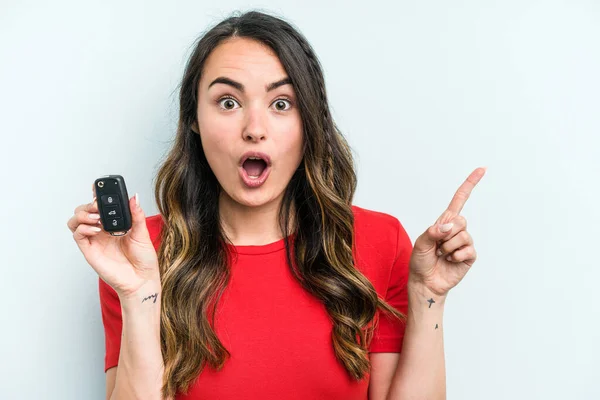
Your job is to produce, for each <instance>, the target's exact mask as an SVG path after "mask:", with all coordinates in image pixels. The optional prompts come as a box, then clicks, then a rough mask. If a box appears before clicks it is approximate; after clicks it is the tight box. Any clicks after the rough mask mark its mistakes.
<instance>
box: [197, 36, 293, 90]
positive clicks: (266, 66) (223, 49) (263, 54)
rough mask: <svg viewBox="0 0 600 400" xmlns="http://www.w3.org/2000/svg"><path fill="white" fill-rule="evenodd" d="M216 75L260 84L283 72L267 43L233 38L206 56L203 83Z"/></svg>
mask: <svg viewBox="0 0 600 400" xmlns="http://www.w3.org/2000/svg"><path fill="white" fill-rule="evenodd" d="M220 76H225V77H228V78H230V79H233V80H236V81H240V80H242V81H244V80H246V81H247V82H243V83H244V84H245V85H251V84H252V83H254V84H258V85H260V86H261V87H262V86H264V84H265V83H266V82H268V83H270V82H272V81H276V80H279V79H282V78H285V77H286V76H287V73H286V71H285V69H284V68H283V65H282V64H281V62H280V60H279V58H278V57H277V55H276V54H275V53H274V52H273V50H272V49H270V48H269V47H268V46H266V45H265V44H263V43H260V42H258V41H256V40H251V39H247V38H235V39H230V40H227V41H226V42H224V43H221V44H220V45H219V46H217V47H216V48H215V49H214V50H213V51H212V52H211V53H210V55H209V56H208V58H207V59H206V62H205V65H204V73H203V76H202V80H203V82H204V84H205V86H208V84H209V83H210V82H212V81H213V80H214V79H215V78H217V77H220ZM263 81H264V82H263Z"/></svg>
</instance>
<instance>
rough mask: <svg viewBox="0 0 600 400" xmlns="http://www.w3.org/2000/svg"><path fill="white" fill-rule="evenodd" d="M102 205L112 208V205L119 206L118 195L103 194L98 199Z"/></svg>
mask: <svg viewBox="0 0 600 400" xmlns="http://www.w3.org/2000/svg"><path fill="white" fill-rule="evenodd" d="M100 201H102V204H103V205H105V206H112V205H114V204H119V195H118V194H116V193H115V194H105V195H104V196H102V197H101V198H100Z"/></svg>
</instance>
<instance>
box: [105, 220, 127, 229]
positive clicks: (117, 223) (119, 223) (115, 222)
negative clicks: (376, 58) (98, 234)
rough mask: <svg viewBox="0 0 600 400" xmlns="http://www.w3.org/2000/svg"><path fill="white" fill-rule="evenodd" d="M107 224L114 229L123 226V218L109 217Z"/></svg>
mask: <svg viewBox="0 0 600 400" xmlns="http://www.w3.org/2000/svg"><path fill="white" fill-rule="evenodd" d="M108 225H109V226H110V227H111V228H115V229H118V228H123V226H124V223H123V218H109V219H108Z"/></svg>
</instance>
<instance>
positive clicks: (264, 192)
mask: <svg viewBox="0 0 600 400" xmlns="http://www.w3.org/2000/svg"><path fill="white" fill-rule="evenodd" d="M217 77H227V78H229V79H231V80H234V81H236V82H239V83H241V84H242V85H243V86H244V91H243V92H242V91H240V90H238V89H236V88H234V87H232V86H230V85H228V84H225V83H216V84H214V85H212V86H210V84H211V82H213V80H214V79H215V78H217ZM286 77H288V75H287V73H286V71H285V69H284V68H283V66H282V64H281V62H280V61H279V58H278V57H277V56H276V55H275V54H274V53H273V52H272V51H271V50H270V49H269V48H268V47H266V46H265V45H263V44H261V43H260V42H257V41H254V40H251V39H247V38H233V39H229V40H227V41H226V42H224V43H222V44H220V45H219V46H218V47H217V48H215V49H214V50H213V52H212V53H211V54H210V55H209V57H208V58H207V60H206V63H205V66H204V71H203V74H202V77H201V79H200V82H199V87H198V93H199V96H198V98H199V101H198V109H197V125H196V126H194V128H193V130H194V131H195V132H196V133H198V134H199V135H200V139H201V142H202V146H203V148H204V151H205V154H206V158H207V160H208V163H209V165H210V167H211V169H212V170H213V172H214V174H215V176H216V177H217V180H218V181H219V183H220V185H221V187H222V188H223V189H224V190H223V191H222V193H221V197H220V199H219V210H220V214H221V216H222V224H223V229H224V230H225V233H226V234H227V235H228V236H229V237H230V239H231V240H232V242H233V244H235V245H261V244H268V243H272V242H275V241H277V240H280V239H282V238H283V236H282V234H281V232H280V229H279V227H278V223H277V213H278V210H279V206H280V204H281V201H282V199H283V194H284V190H285V188H286V187H287V185H288V183H289V181H290V179H291V178H292V176H293V174H294V172H295V171H296V169H297V168H298V166H299V165H300V163H301V161H302V156H303V154H302V147H303V135H302V120H301V118H300V111H299V109H298V108H297V106H296V94H295V91H294V88H293V86H292V85H291V84H284V85H282V86H279V87H277V88H276V89H274V90H271V91H267V90H266V87H267V86H268V85H269V84H271V83H273V82H277V81H280V80H281V79H283V78H286ZM209 86H210V87H209ZM224 96H231V97H232V98H231V99H228V98H224ZM249 150H255V151H261V152H264V153H267V154H268V155H269V156H270V157H271V163H272V165H271V173H270V175H269V177H268V178H267V181H266V182H265V183H264V184H263V185H262V186H261V187H259V188H249V187H247V186H246V185H245V184H244V183H243V181H242V179H241V177H240V174H239V170H238V165H239V160H240V157H241V156H242V154H244V153H245V152H246V151H249Z"/></svg>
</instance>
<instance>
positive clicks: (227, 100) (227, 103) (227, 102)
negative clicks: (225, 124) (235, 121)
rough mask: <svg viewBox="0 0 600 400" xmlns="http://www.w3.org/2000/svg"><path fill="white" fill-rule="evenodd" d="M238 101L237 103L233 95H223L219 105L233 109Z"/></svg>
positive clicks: (226, 108)
mask: <svg viewBox="0 0 600 400" xmlns="http://www.w3.org/2000/svg"><path fill="white" fill-rule="evenodd" d="M236 103H237V101H235V100H234V99H233V98H231V97H223V98H222V99H221V100H219V105H220V106H221V108H223V109H225V110H233V106H234V105H235V104H236Z"/></svg>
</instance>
